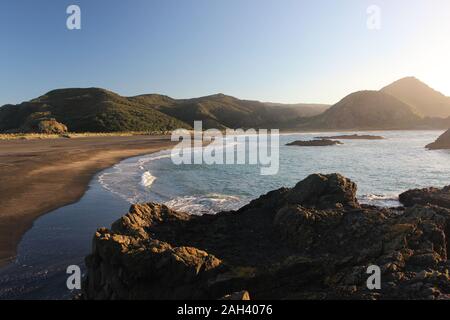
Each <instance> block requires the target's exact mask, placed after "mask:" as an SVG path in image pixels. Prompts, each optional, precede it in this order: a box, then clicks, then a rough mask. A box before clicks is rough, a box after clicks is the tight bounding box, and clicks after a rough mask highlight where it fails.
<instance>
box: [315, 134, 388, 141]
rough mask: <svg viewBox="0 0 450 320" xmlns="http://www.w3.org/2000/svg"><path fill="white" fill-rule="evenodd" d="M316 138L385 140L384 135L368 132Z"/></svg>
mask: <svg viewBox="0 0 450 320" xmlns="http://www.w3.org/2000/svg"><path fill="white" fill-rule="evenodd" d="M315 139H344V140H383V139H384V137H382V136H372V135H368V134H363V135H359V134H350V135H342V136H330V137H316V138H315Z"/></svg>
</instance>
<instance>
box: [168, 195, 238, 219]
mask: <svg viewBox="0 0 450 320" xmlns="http://www.w3.org/2000/svg"><path fill="white" fill-rule="evenodd" d="M245 203H246V200H245V199H243V198H240V197H238V196H232V195H224V194H217V193H213V194H207V195H202V196H184V197H178V198H175V199H172V200H169V201H166V202H165V203H164V204H165V205H166V206H168V207H169V208H171V209H173V210H177V211H183V212H187V213H190V214H193V215H203V214H215V213H217V212H220V211H230V210H236V209H239V208H240V207H241V206H243V205H244V204H245Z"/></svg>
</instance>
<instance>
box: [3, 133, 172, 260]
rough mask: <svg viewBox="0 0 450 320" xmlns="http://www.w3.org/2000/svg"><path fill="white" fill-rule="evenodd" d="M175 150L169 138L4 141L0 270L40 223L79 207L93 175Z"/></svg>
mask: <svg viewBox="0 0 450 320" xmlns="http://www.w3.org/2000/svg"><path fill="white" fill-rule="evenodd" d="M171 145H173V143H172V142H171V141H170V137H168V136H124V137H86V138H75V139H67V138H60V139H42V140H4V141H0V181H1V183H0V266H3V265H5V264H7V263H8V262H9V261H11V260H12V259H13V258H14V256H15V254H16V247H17V245H18V243H19V242H20V239H21V237H22V236H23V235H24V233H25V232H26V231H27V230H28V229H29V228H30V227H31V226H32V224H33V221H34V220H35V219H36V218H38V217H39V216H42V215H44V214H46V213H48V212H50V211H52V210H55V209H57V208H59V207H62V206H65V205H68V204H71V203H74V202H76V201H78V200H79V199H80V198H81V197H82V196H83V194H84V193H85V191H86V189H87V187H88V184H89V182H90V180H91V179H92V177H93V175H94V174H95V173H97V172H99V171H101V170H103V169H105V168H108V167H110V166H112V165H114V164H115V163H117V162H119V161H121V160H123V159H126V158H129V157H133V156H138V155H142V154H148V153H152V152H156V151H159V150H162V149H165V148H167V147H170V146H171Z"/></svg>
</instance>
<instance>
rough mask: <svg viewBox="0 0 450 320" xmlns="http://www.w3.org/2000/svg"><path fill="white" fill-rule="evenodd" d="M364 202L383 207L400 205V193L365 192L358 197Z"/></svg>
mask: <svg viewBox="0 0 450 320" xmlns="http://www.w3.org/2000/svg"><path fill="white" fill-rule="evenodd" d="M358 199H359V201H360V202H361V203H363V204H370V205H376V206H381V207H397V206H400V205H401V204H400V202H399V200H398V195H395V194H364V195H362V196H360V197H358Z"/></svg>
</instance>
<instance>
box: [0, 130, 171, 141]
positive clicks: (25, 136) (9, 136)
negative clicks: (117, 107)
mask: <svg viewBox="0 0 450 320" xmlns="http://www.w3.org/2000/svg"><path fill="white" fill-rule="evenodd" d="M170 133H171V132H170V131H151V132H140V131H136V132H133V131H130V132H84V133H67V134H62V135H61V134H42V133H4V134H0V140H36V139H60V138H70V139H73V138H86V137H130V136H144V135H149V136H152V135H168V134H170Z"/></svg>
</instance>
